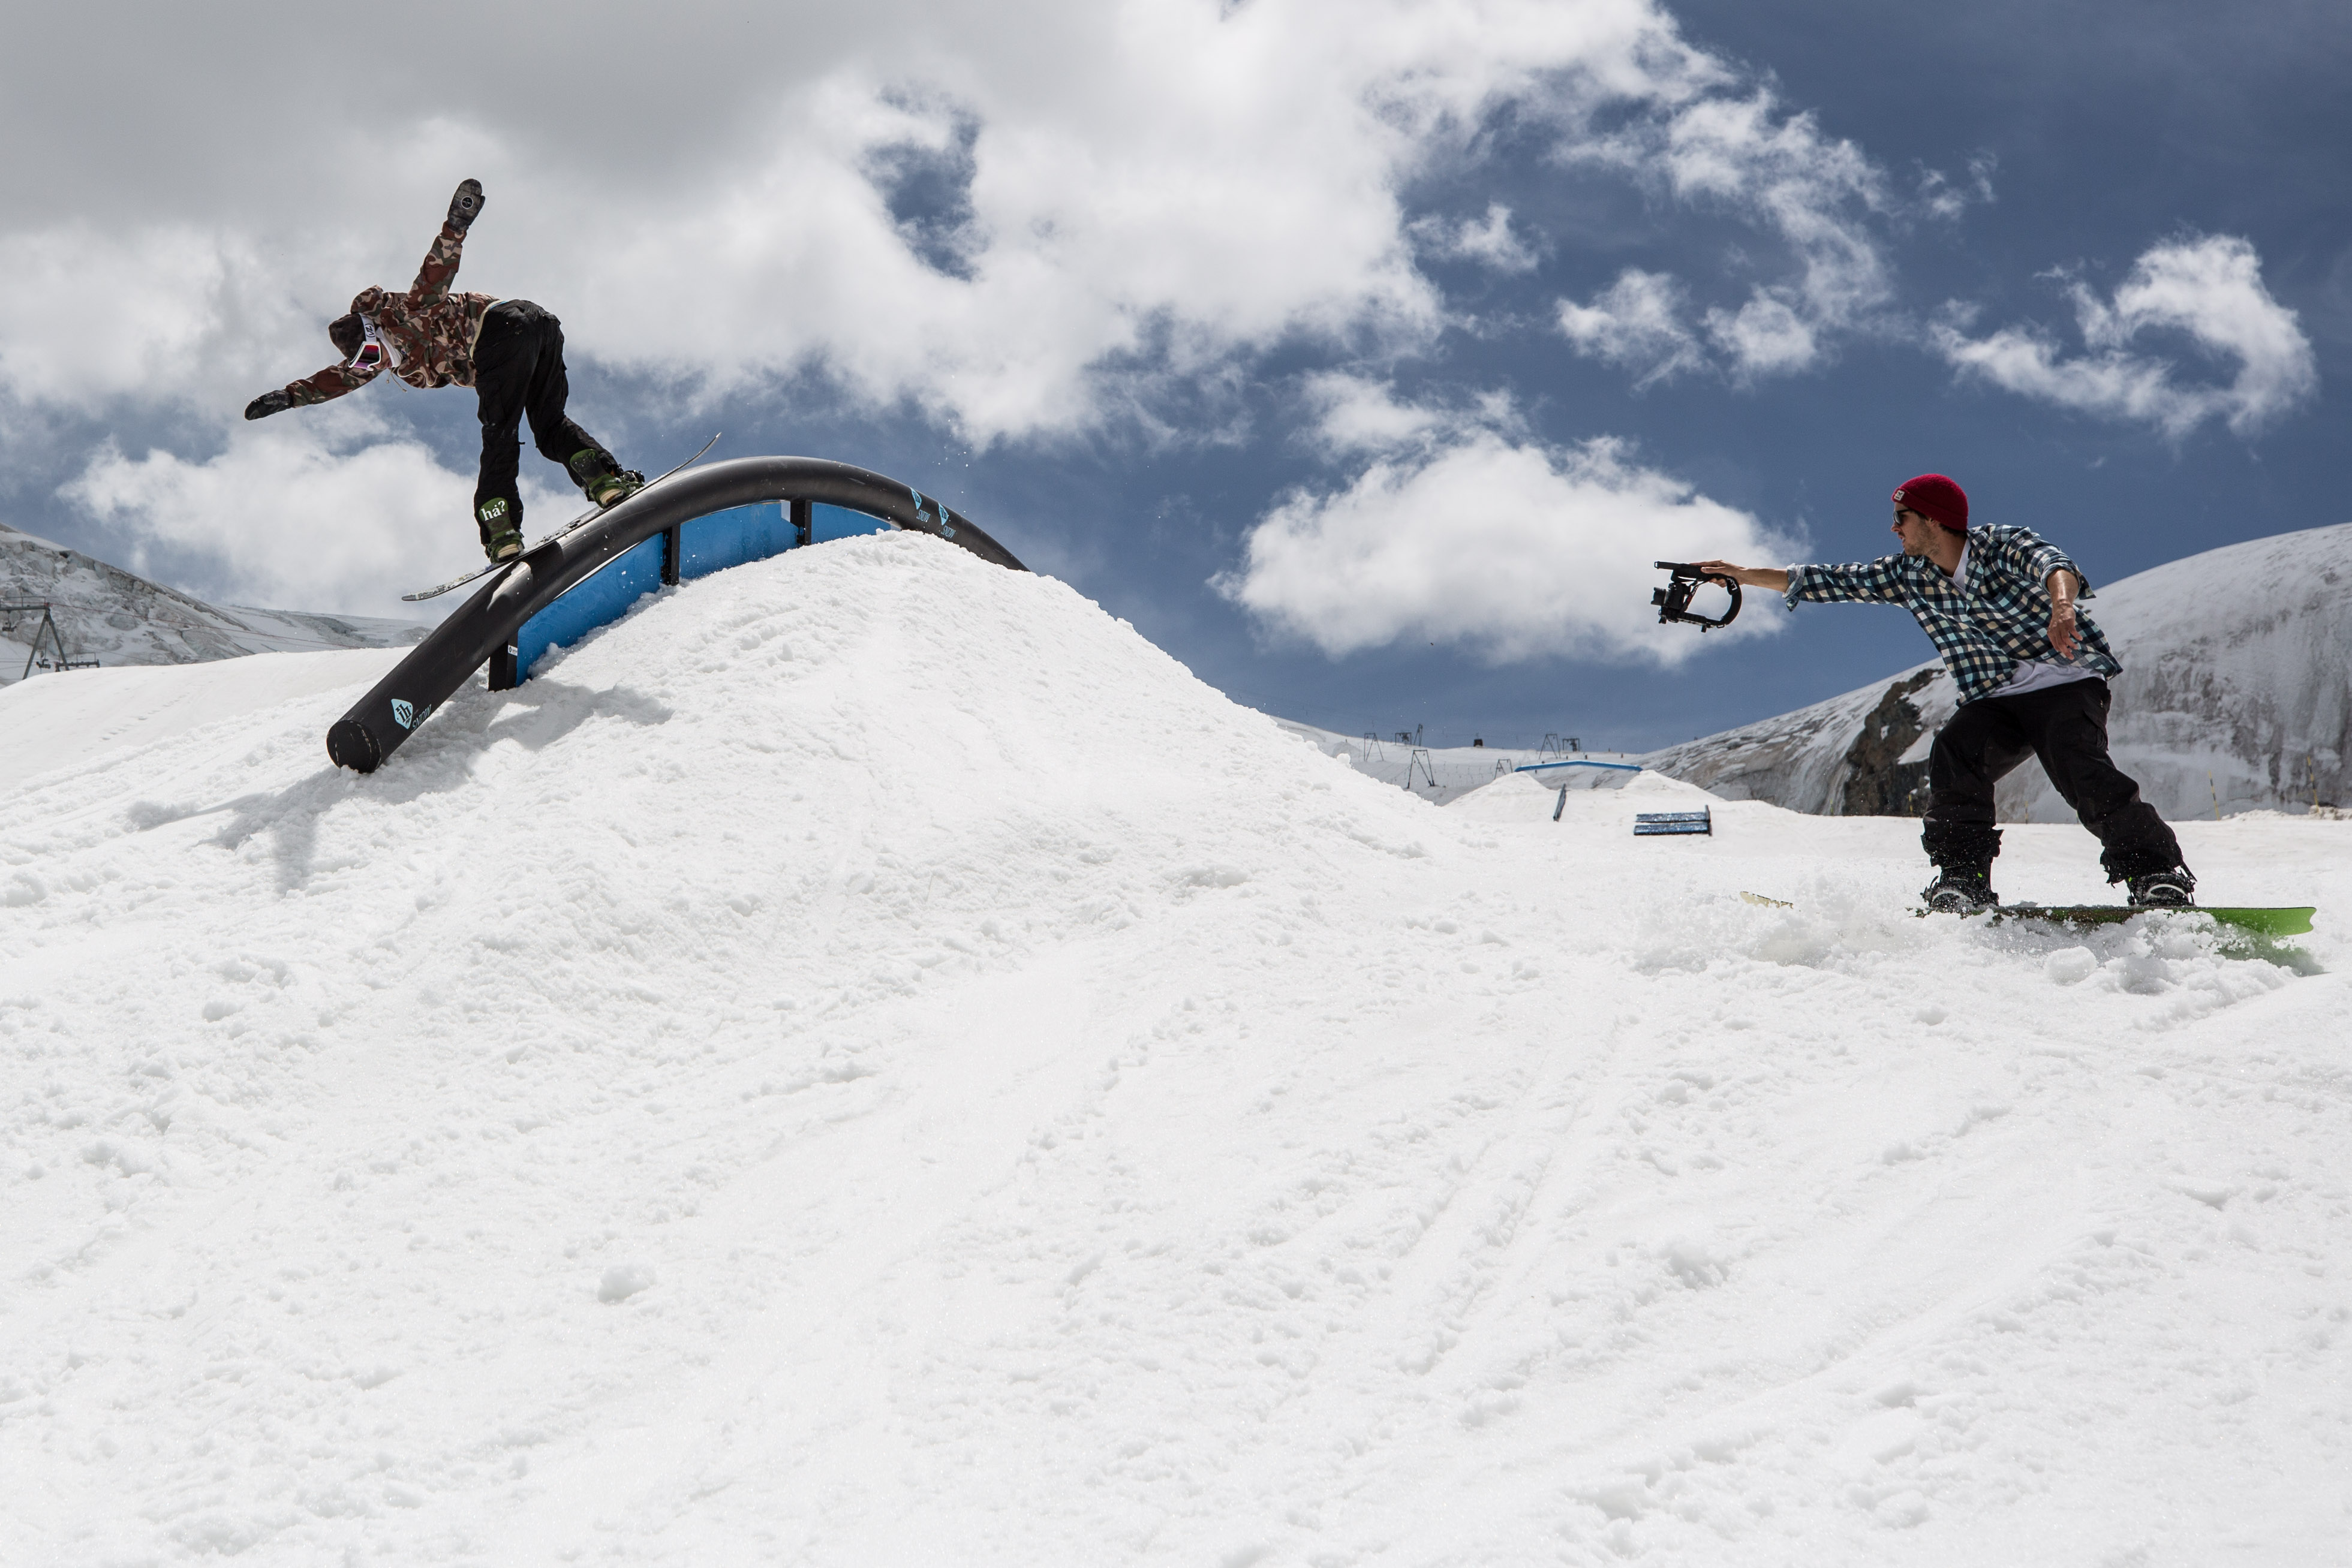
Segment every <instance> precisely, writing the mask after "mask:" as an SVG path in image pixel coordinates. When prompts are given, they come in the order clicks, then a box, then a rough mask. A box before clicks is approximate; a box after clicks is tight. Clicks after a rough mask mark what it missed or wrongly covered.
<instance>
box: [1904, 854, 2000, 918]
mask: <svg viewBox="0 0 2352 1568" xmlns="http://www.w3.org/2000/svg"><path fill="white" fill-rule="evenodd" d="M1919 896H1920V897H1921V898H1922V899H1924V900H1926V901H1927V907H1928V908H1930V909H1932V910H1934V911H1936V912H1937V914H1939V915H1974V914H1975V913H1977V911H1979V910H1980V909H1998V908H2000V894H1997V893H1995V892H1993V890H1992V867H1990V866H1989V865H1948V866H1944V867H1942V868H1940V870H1939V871H1938V873H1937V877H1936V880H1935V881H1933V882H1931V883H1928V884H1927V886H1925V887H1923V888H1921V889H1920V890H1919Z"/></svg>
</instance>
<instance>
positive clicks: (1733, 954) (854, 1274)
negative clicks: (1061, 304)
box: [0, 534, 2352, 1568]
mask: <svg viewBox="0 0 2352 1568" xmlns="http://www.w3.org/2000/svg"><path fill="white" fill-rule="evenodd" d="M194 673H195V672H187V674H194ZM61 679H62V677H61ZM89 689H90V690H92V691H97V690H99V689H100V688H96V687H92V688H89ZM349 695H350V688H348V687H345V688H342V689H340V690H338V689H333V688H331V686H330V685H325V684H322V685H319V686H318V687H316V688H315V689H310V690H306V691H302V692H298V693H294V694H292V695H286V696H285V697H284V698H283V699H282V700H279V701H278V702H276V703H275V704H274V705H267V704H265V705H262V706H255V707H252V708H250V709H248V710H247V711H245V712H242V713H239V714H236V715H234V716H228V717H226V718H223V719H221V720H219V721H218V722H215V723H212V724H209V725H203V726H198V727H191V728H186V729H184V730H182V731H180V732H178V733H176V734H170V735H161V736H158V737H153V738H151V739H148V740H146V741H143V742H142V743H140V744H138V745H136V746H133V747H128V748H120V747H119V748H116V749H112V750H107V751H103V752H97V753H91V754H89V755H86V756H84V757H82V758H81V759H80V760H79V761H78V762H75V763H74V764H72V765H71V766H66V767H53V768H47V769H45V770H42V771H39V772H37V774H35V775H33V776H32V777H31V778H30V779H28V781H27V782H26V785H25V786H24V787H23V788H22V789H20V790H19V792H18V794H17V796H16V801H15V807H16V809H15V810H14V811H13V812H12V813H11V816H10V818H9V821H8V823H7V825H6V827H5V829H0V952H5V954H6V955H7V958H6V962H5V971H0V1061H5V1064H6V1071H5V1079H0V1083H5V1095H0V1265H5V1266H0V1325H5V1332H0V1475H5V1476H6V1477H7V1478H8V1479H7V1484H6V1486H5V1489H0V1516H5V1518H4V1519H0V1541H5V1542H6V1546H5V1551H0V1555H5V1556H6V1557H8V1558H9V1559H10V1560H12V1561H13V1560H22V1561H26V1562H37V1563H47V1562H91V1563H108V1562H124V1563H129V1562H142V1563H184V1562H194V1561H198V1560H208V1559H211V1558H214V1557H216V1556H219V1555H225V1554H230V1553H236V1554H238V1555H239V1557H240V1560H241V1561H245V1562H251V1563H289V1564H290V1563H303V1564H308V1563H318V1562H321V1561H338V1560H361V1559H389V1560H397V1561H400V1562H403V1563H506V1562H530V1561H562V1560H569V1559H572V1558H575V1557H578V1558H587V1557H593V1558H595V1559H597V1560H599V1561H608V1562H627V1563H727V1562H751V1561H778V1562H787V1561H788V1562H794V1563H815V1564H860V1565H866V1564H875V1563H940V1562H953V1563H972V1564H994V1563H1003V1564H1008V1565H1009V1564H1022V1565H1024V1568H1025V1565H1032V1564H1035V1563H1130V1562H1133V1563H1140V1562H1146V1561H1167V1562H1183V1563H1192V1562H1202V1561H1206V1562H1212V1563H1307V1562H1333V1563H1464V1564H1470V1563H1479V1564H1485V1563H1532V1562H1545V1563H1579V1564H1600V1563H1610V1564H1619V1563H1685V1562H1692V1561H1706V1562H1709V1563H1789V1562H1796V1561H1803V1562H1807V1563H1873V1564H1882V1563H1913V1562H1916V1563H1962V1562H1990V1561H2018V1562H2022V1561H2031V1560H2036V1559H2046V1558H2048V1557H2049V1556H2051V1555H2052V1554H2053V1553H2063V1554H2065V1555H2067V1556H2068V1557H2070V1558H2079V1559H2080V1560H2083V1561H2086V1562H2090V1561H2115V1562H2128V1561H2135V1560H2145V1561H2150V1562H2154V1561H2159V1560H2167V1559H2168V1558H2169V1557H2171V1556H2175V1555H2177V1556H2179V1557H2180V1558H2181V1560H2183V1561H2197V1560H2202V1559H2204V1558H2208V1557H2212V1556H2215V1555H2219V1554H2221V1552H2222V1548H2223V1547H2224V1545H2225V1544H2226V1546H2227V1547H2228V1548H2229V1549H2230V1550H2231V1551H2232V1552H2236V1553H2237V1554H2239V1555H2242V1556H2247V1557H2249V1558H2250V1559H2251V1558H2265V1559H2266V1560H2270V1561H2322V1560H2326V1559H2327V1558H2328V1557H2330V1556H2331V1555H2333V1554H2335V1553H2336V1549H2338V1548H2340V1547H2341V1546H2342V1544H2343V1542H2344V1531H2345V1519H2344V1515H2343V1512H2342V1511H2341V1509H2340V1507H2339V1506H2337V1502H2336V1483H2337V1481H2338V1480H2339V1479H2340V1478H2341V1476H2342V1475H2343V1474H2345V1473H2346V1470H2347V1463H2352V1452H2347V1447H2352V1444H2347V1429H2346V1427H2345V1425H2344V1423H2343V1420H2342V1413H2341V1411H2340V1409H2337V1408H2336V1404H2337V1402H2338V1401H2337V1391H2338V1390H2340V1388H2341V1386H2342V1381H2343V1377H2344V1370H2345V1362H2344V1356H2345V1354H2346V1352H2345V1349H2344V1346H2345V1344H2346V1343H2347V1334H2346V1332H2345V1330H2346V1323H2345V1321H2344V1308H2343V1306H2342V1303H2341V1301H2340V1296H2341V1291H2340V1290H2339V1289H2338V1287H2337V1285H2336V1283H2335V1282H2334V1281H2335V1278H2336V1274H2337V1272H2338V1271H2340V1270H2341V1269H2342V1267H2343V1266H2344V1261H2345V1260H2344V1258H2343V1256H2342V1254H2343V1252H2344V1249H2345V1243H2344V1241H2343V1240H2342V1239H2341V1238H2342V1226H2341V1224H2340V1219H2341V1213H2342V1209H2343V1206H2344V1205H2345V1203H2346V1202H2347V1192H2346V1188H2345V1181H2344V1177H2343V1174H2342V1166H2341V1161H2340V1146H2339V1145H2340V1141H2341V1135H2342V1110H2343V1096H2342V1092H2341V1085H2342V1084H2343V1082H2345V1081H2346V1077H2347V1072H2346V1069H2347V1065H2352V1064H2347V1061H2346V1046H2345V1042H2344V1040H2343V1031H2342V1030H2341V1027H2340V1020H2341V1016H2342V1011H2343V995H2342V988H2341V985H2340V982H2339V980H2338V978H2337V973H2336V971H2337V970H2338V968H2339V967H2340V966H2341V965H2342V962H2343V960H2344V958H2345V957H2346V954H2345V949H2344V944H2343V942H2342V941H2341V939H2340V938H2338V937H2336V936H2333V935H2332V934H2331V933H2332V931H2333V927H2332V926H2324V927H2323V930H2322V932H2321V933H2320V934H2319V935H2318V936H2315V937H2314V938H2312V939H2311V940H2310V941H2309V942H2307V943H2306V944H2305V951H2304V952H2303V954H2301V955H2300V956H2297V955H2294V954H2290V953H2284V952H2270V953H2267V954H2265V953H2254V954H2251V955H2250V954H2247V953H2242V952H2232V951H2229V950H2224V949H2223V948H2221V947H2220V946H2217V944H2216V943H2215V941H2214V939H2213V936H2212V934H2211V933H2210V931H2207V930H2202V929H2200V925H2199V923H2197V922H2195V921H2193V920H2186V919H2169V918H2151V919H2147V920H2144V921H2141V922H2137V923H2135V924H2133V925H2129V926H2125V927H2119V928H2113V929H2106V930H2102V931H2099V932H2097V933H2095V934H2092V935H2088V936H2085V935H2082V934H2070V933H2063V932H2057V931H2048V932H2034V931H2021V930H2018V929H2016V928H2002V929H1999V930H1991V929H1987V928H1986V927H1984V926H1983V925H1981V924H1980V923H1971V922H1961V921H1957V920H1934V921H1929V920H1921V919H1917V918H1915V917H1914V916H1912V915H1910V914H1908V913H1907V911H1906V904H1907V903H1908V901H1909V897H1910V895H1911V892H1912V890H1913V889H1915V888H1916V886H1917V885H1918V883H1919V882H1920V881H1921V880H1923V879H1924V876H1923V872H1922V870H1921V867H1920V866H1919V864H1918V863H1917V861H1916V849H1915V847H1914V846H1913V845H1912V844H1911V843H1910V826H1909V825H1908V824H1906V823H1902V822H1898V821H1888V820H1877V819H1864V818H1852V819H1821V818H1813V817H1806V816H1801V815H1798V814H1795V813H1791V812H1789V811H1785V810H1779V809H1777V808H1774V807H1771V806H1769V805H1764V804H1761V803H1759V802H1726V801H1722V800H1709V798H1707V797H1706V796H1704V795H1702V794H1701V793H1700V792H1698V791H1696V790H1695V789H1693V788H1692V787H1691V786H1688V785H1686V784H1677V783H1675V782H1674V781H1673V780H1669V779H1656V778H1653V777H1649V776H1644V777H1643V778H1641V779H1635V780H1633V781H1632V782H1630V783H1629V784H1628V785H1627V786H1626V787H1625V788H1624V789H1622V790H1616V791H1594V792H1581V793H1572V794H1571V795H1570V797H1569V799H1568V800H1567V802H1566V804H1565V808H1564V810H1562V814H1561V817H1560V820H1559V821H1552V820H1551V812H1552V810H1554V808H1555V807H1556V806H1558V805H1559V800H1558V797H1557V795H1556V794H1555V793H1554V792H1552V791H1549V790H1546V789H1541V788H1540V787H1539V786H1535V785H1531V784H1528V783H1525V782H1524V781H1518V782H1514V781H1512V780H1509V779H1506V780H1504V781H1502V782H1500V783H1497V784H1496V785H1494V786H1492V787H1490V788H1489V789H1481V790H1479V791H1477V792H1475V794H1473V795H1469V796H1466V797H1465V798H1464V799H1463V800H1461V801H1460V802H1459V803H1457V804H1455V805H1454V806H1450V807H1447V808H1444V809H1442V810H1441V809H1438V808H1435V807H1433V806H1431V805H1430V804H1428V803H1427V802H1424V801H1423V800H1418V799H1416V798H1415V797H1413V796H1412V795H1411V794H1409V793H1408V792H1406V791H1405V790H1403V789H1398V788H1395V787H1393V786H1385V785H1382V784H1380V783H1378V782H1376V781H1374V780H1372V779H1369V778H1366V777H1364V776H1362V775H1360V774H1359V773H1357V772H1355V771H1353V770H1352V769H1350V768H1349V767H1347V766H1346V765H1345V764H1343V763H1341V762H1339V761H1337V760H1335V759H1333V758H1327V757H1323V756H1320V755H1318V754H1317V752H1316V751H1315V750H1313V749H1312V748H1311V747H1307V746H1303V745H1301V744H1300V743H1299V741H1298V740H1297V738H1296V737H1294V736H1292V735H1289V734H1286V733H1285V732H1284V731H1283V730H1282V729H1281V728H1280V727H1277V726H1276V724H1275V722H1274V721H1272V720H1270V719H1268V718H1266V717H1265V716H1262V715H1258V714H1255V713H1253V712H1251V711H1249V710H1247V709H1244V708H1240V707H1237V706H1234V705H1233V704H1231V703H1230V702H1228V701H1226V700H1225V699H1224V698H1223V697H1222V696H1220V695H1218V694H1216V693H1215V692H1213V691H1212V690H1210V689H1208V688H1207V687H1205V686H1203V685H1201V684H1200V683H1199V682H1198V681H1196V680H1194V679H1193V678H1192V676H1191V675H1190V674H1187V673H1186V672H1185V671H1184V670H1183V669H1182V668H1181V666H1180V665H1178V664H1176V663H1175V662H1174V661H1172V660H1171V659H1169V658H1168V657H1167V656H1166V655H1165V654H1163V653H1160V652H1159V651H1158V650H1156V649H1154V648H1152V647H1151V646H1150V644H1148V643H1145V642H1143V641H1142V640H1141V639H1140V638H1139V637H1138V636H1136V635H1135V633H1134V632H1132V631H1131V630H1130V629H1129V628H1128V627H1126V626H1125V625H1124V624H1122V623H1120V622H1116V621H1114V620H1112V619H1110V618H1109V617H1108V616H1106V615H1105V614H1103V613H1102V612H1100V611H1099V610H1098V609H1097V608H1096V607H1095V606H1093V605H1091V604H1089V603H1088V602H1087V601H1085V600H1083V599H1081V598H1080V597H1079V596H1078V595H1076V593H1074V592H1072V591H1070V590H1069V589H1067V588H1066V587H1065V586H1063V585H1061V584H1058V583H1055V582H1053V581H1051V580H1045V579H1041V578H1035V577H1031V576H1026V575H1023V574H1019V573H1013V572H1009V571H1003V570H997V569H995V568H993V567H990V566H988V565H986V564H985V563H982V562H981V561H979V560H977V559H973V558H971V557H970V556H968V555H966V554H964V553H963V552H961V551H959V550H956V549H953V548H951V547H947V546H942V545H940V544H939V543H938V542H937V541H935V540H931V539H929V538H922V537H920V536H915V535H903V534H902V535H892V536H877V537H872V538H857V539H852V540H846V541H842V542H839V543H834V544H826V545H822V546H818V547H815V548H813V549H802V550H794V551H792V552H789V553H788V554H786V555H784V556H781V557H778V558H776V559H772V560H769V561H763V562H760V563H756V564H754V565H751V566H747V567H743V568H740V569H738V570H733V571H729V572H724V573H720V574H718V575H716V576H713V577H710V578H708V579H704V580H700V581H698V582H695V583H692V584H689V585H688V586H686V587H683V588H679V589H673V590H666V591H663V592H662V593H660V594H658V595H656V596H653V597H651V598H650V599H648V600H647V601H646V602H645V603H644V604H643V605H642V606H641V608H640V609H639V610H638V611H637V612H635V614H633V615H631V616H630V617H628V618H626V619H625V620H623V621H621V622H616V623H614V625H612V626H610V627H607V628H605V629H604V630H602V631H600V632H596V633H593V634H592V635H591V636H589V637H588V638H586V639H585V640H583V643H581V644H580V645H578V646H577V647H575V648H572V649H571V650H570V651H568V652H567V653H564V654H563V655H562V657H561V658H560V659H559V660H557V661H556V662H554V663H553V664H552V665H551V667H549V668H548V669H547V670H546V673H545V674H541V675H540V676H538V677H537V678H534V679H533V680H531V681H530V682H529V683H527V684H526V685H523V686H522V687H520V689H518V690H516V691H513V692H505V693H491V692H488V691H487V690H485V689H482V688H480V687H474V688H470V689H468V690H467V691H464V692H461V693H460V694H459V695H458V696H457V697H456V698H454V699H453V700H452V701H451V702H450V703H448V704H447V705H446V706H445V707H444V708H443V709H442V710H441V711H440V712H439V713H437V714H436V716H434V718H433V719H432V720H431V722H430V723H429V724H428V725H426V726H425V727H424V728H423V730H421V731H420V733H419V734H418V735H417V737H415V740H413V741H412V742H411V743H410V744H409V745H408V746H407V747H404V748H403V750H402V751H401V752H400V753H399V754H398V755H396V756H395V757H394V758H392V759H391V760H390V762H389V763H388V764H387V765H386V767H385V768H383V770H382V771H380V772H379V773H377V774H375V775H373V776H372V777H369V778H364V779H362V778H360V777H357V776H355V775H352V774H349V773H345V772H340V771H338V770H336V769H334V768H331V766H330V765H329V764H328V763H327V761H326V759H325V758H324V756H323V755H322V750H321V744H320V737H321V736H322V735H323V733H324V731H325V728H326V727H327V725H328V724H329V723H330V722H331V720H332V718H333V717H334V716H336V715H337V714H338V713H340V712H341V709H342V708H343V706H347V703H348V698H349ZM0 721H4V720H0ZM94 722H100V723H103V722H110V720H108V719H107V718H106V716H104V715H98V716H94ZM1693 800H1696V801H1701V802H1705V803H1709V804H1711V807H1712V810H1713V811H1714V813H1715V820H1716V836H1715V837H1713V838H1711V839H1681V840H1646V839H1644V840H1637V839H1635V838H1633V836H1632V833H1631V822H1630V818H1631V815H1632V813H1633V812H1634V811H1636V810H1654V809H1658V807H1660V806H1661V805H1664V804H1683V803H1685V802H1689V801H1693ZM2186 831H2187V832H2189V834H2190V835H2192V841H2191V850H2192V853H2193V854H2194V855H2195V856H2196V857H2197V864H2198V865H2199V867H2200V872H2203V873H2204V874H2205V875H2206V878H2207V881H2208V883H2209V885H2210V884H2213V883H2216V882H2217V881H2218V882H2219V883H2221V884H2223V885H2226V886H2227V887H2228V888H2229V889H2230V891H2231V895H2232V896H2233V897H2234V898H2237V899H2241V900H2242V901H2244V902H2286V901H2288V899H2289V898H2291V897H2293V896H2294V895H2296V894H2301V895H2303V897H2302V899H2300V900H2298V901H2314V900H2315V901H2316V902H2319V903H2322V904H2332V905H2334V906H2336V907H2339V908H2340V907H2352V832H2347V830H2345V829H2344V828H2343V827H2342V825H2341V824H2336V823H2321V822H2312V821H2290V820H2286V819H2278V818H2271V819H2263V820H2256V821H2240V822H2231V823H2222V824H2211V823H2208V824H2189V827H2188V829H2187V830H2186ZM2003 867H2004V871H2005V873H2007V872H2008V869H2009V868H2011V867H2014V868H2016V874H2017V875H2019V876H2021V877H2031V878H2032V879H2034V883H2035V885H2034V887H2033V891H2034V892H2035V893H2036V894H2039V895H2041V896H2045V897H2053V898H2058V897H2080V896H2086V895H2089V894H2093V893H2094V892H2095V890H2096V887H2097V881H2096V878H2097V873H2096V869H2095V846H2094V845H2092V844H2091V843H2090V841H2089V840H2088V838H2087V836H2086V835H2084V834H2082V833H2081V832H2080V831H2079V830H2075V829H2072V828H2068V829H2056V828H2032V827H2029V828H2023V829H2021V830H2019V831H2017V832H2016V833H2015V834H2013V835H2012V838H2011V853H2010V854H2009V855H2008V856H2006V857H2004V861H2003ZM1750 891H1753V892H1759V893H1762V894H1769V895H1770V896H1772V897H1774V898H1777V899H1779V900H1780V901H1782V902H1781V903H1780V904H1755V903H1751V902H1748V901H1747V900H1745V899H1743V898H1742V897H1741V896H1740V895H1741V894H1742V893H1743V892H1750Z"/></svg>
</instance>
